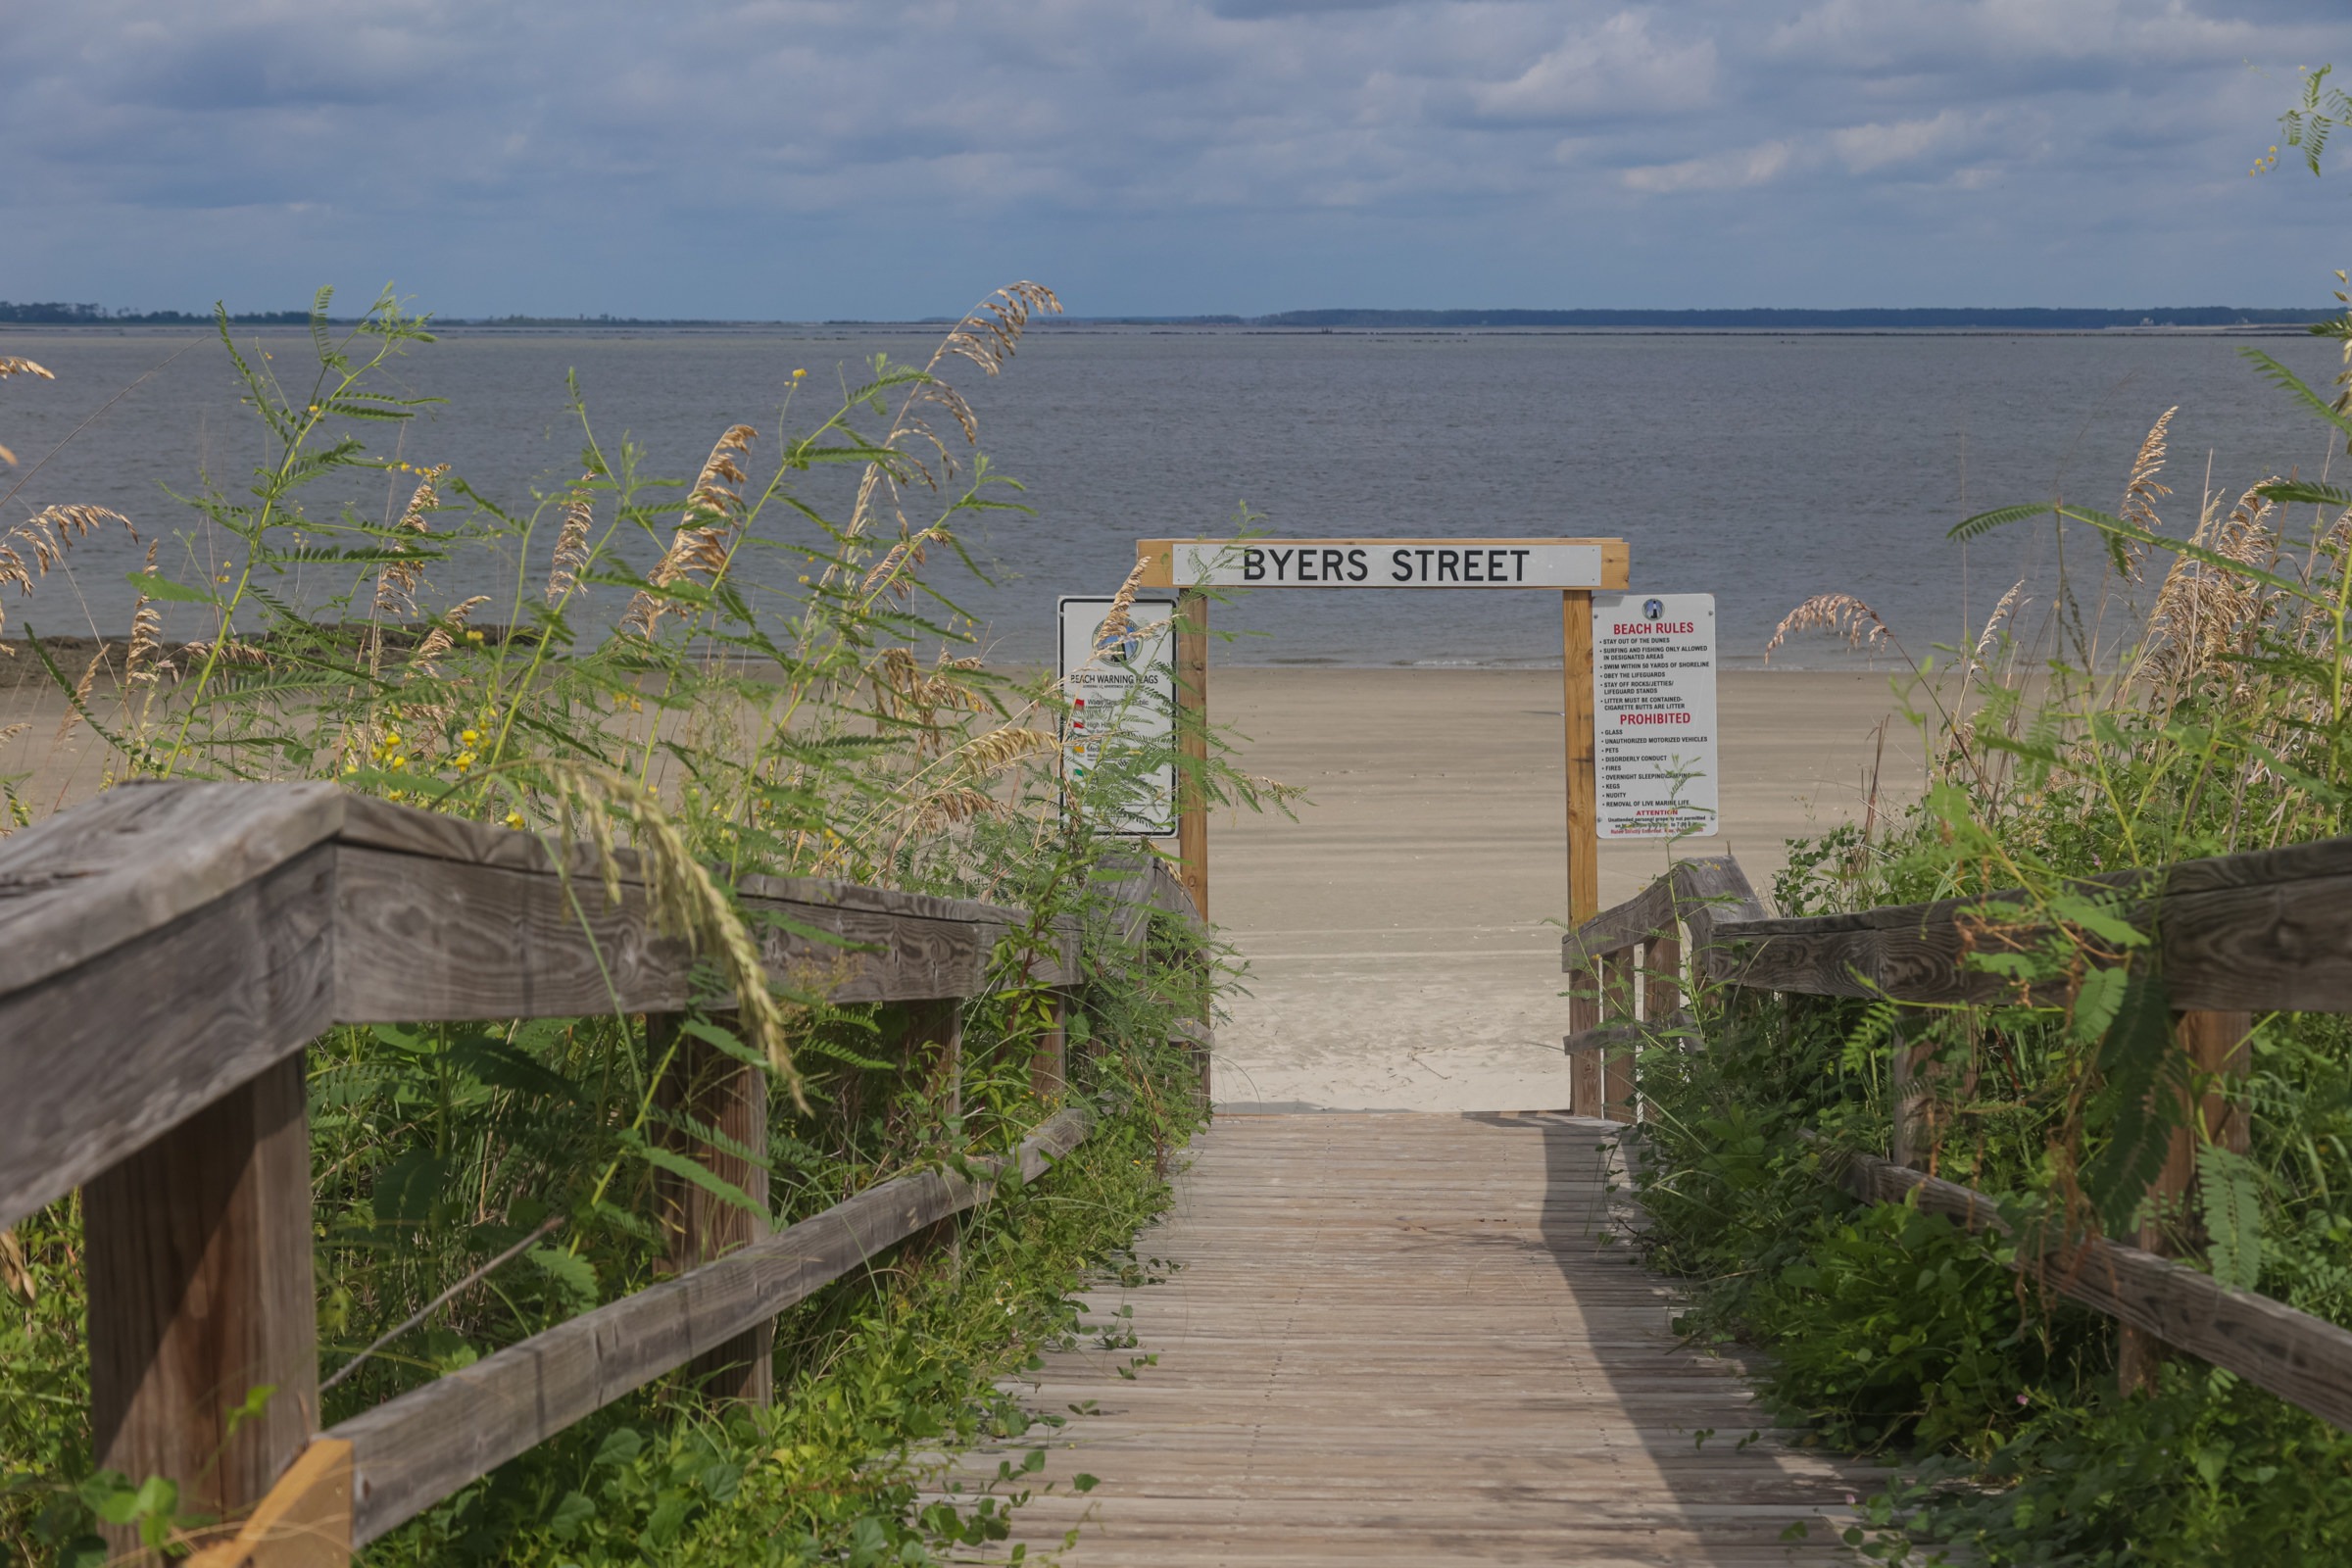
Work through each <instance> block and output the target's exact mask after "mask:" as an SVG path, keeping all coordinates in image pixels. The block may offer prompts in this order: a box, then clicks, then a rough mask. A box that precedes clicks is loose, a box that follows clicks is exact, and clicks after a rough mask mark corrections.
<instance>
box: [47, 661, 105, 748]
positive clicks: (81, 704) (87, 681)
mask: <svg viewBox="0 0 2352 1568" xmlns="http://www.w3.org/2000/svg"><path fill="white" fill-rule="evenodd" d="M113 646H114V645H113V644H111V643H104V642H102V643H100V644H99V645H98V651H97V652H96V653H94V654H92V655H90V662H88V663H87V664H84V665H83V666H82V670H81V679H79V680H77V681H75V682H74V683H73V702H71V703H69V704H67V705H66V716H65V717H63V718H61V719H59V720H58V721H57V734H56V735H55V736H53V737H51V740H50V744H51V745H55V744H56V743H57V742H58V741H62V740H64V739H65V738H66V737H67V736H69V735H71V734H73V727H74V726H75V725H76V724H79V723H80V722H81V714H82V711H83V710H84V709H85V708H87V707H88V706H89V702H90V690H91V688H92V687H94V686H96V685H97V684H98V671H99V669H100V668H101V667H103V666H104V665H105V663H106V656H107V654H108V652H109V651H110V650H111V649H112V648H113Z"/></svg>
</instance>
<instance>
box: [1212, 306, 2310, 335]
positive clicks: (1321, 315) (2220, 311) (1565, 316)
mask: <svg viewBox="0 0 2352 1568" xmlns="http://www.w3.org/2000/svg"><path fill="white" fill-rule="evenodd" d="M2333 314H2335V313H2334V312H2332V311H2329V310H2324V309H2320V308H2318V307H2311V308H2306V309H2301V310H2267V309H2256V308H2252V307H2247V306H2237V305H2161V306H2150V307H2146V308H2143V309H2139V310H2112V311H2103V310H2071V309H2050V308H2043V307H2034V308H2027V309H2016V310H2000V309H1976V308H1970V307H1961V308H1956V309H1922V310H1845V311H1793V310H1752V311H1284V312H1281V313H1280V314H1278V315H1274V316H1260V317H1255V318H1253V319H1251V320H1250V325H1252V326H1288V327H1330V326H1389V327H1396V326H1648V327H1661V326H1663V327H1677V326H1679V327H1697V328H1718V329H1720V328H1727V327H1728V328H1741V327H1745V328H1765V329H1772V328H1782V329H1789V328H1821V327H1848V328H1866V329H1867V328H1872V327H1878V328H1888V327H1892V328H1907V329H1911V330H1920V329H1932V328H1937V327H1941V328H1960V327H1976V328H1979V329H1983V328H1987V327H1992V328H2008V329H2011V330H2026V331H2036V330H2038V331H2082V330H2083V329H2085V328H2092V329H2095V328H2101V327H2110V326H2308V325H2310V324H2311V323H2313V322H2315V321H2320V320H2324V319H2327V318H2328V317H2329V316H2332V315H2333Z"/></svg>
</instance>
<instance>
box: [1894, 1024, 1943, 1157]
mask: <svg viewBox="0 0 2352 1568" xmlns="http://www.w3.org/2000/svg"><path fill="white" fill-rule="evenodd" d="M1887 1045H1888V1047H1889V1053H1890V1054H1889V1055H1888V1056H1887V1099H1888V1100H1889V1101H1891V1102H1892V1121H1893V1123H1894V1126H1893V1131H1892V1132H1891V1133H1890V1134H1889V1136H1888V1142H1887V1158H1888V1159H1890V1160H1892V1161H1893V1162H1894V1163H1895V1164H1897V1165H1902V1166H1906V1167H1908V1168H1909V1169H1912V1170H1926V1169H1927V1168H1928V1165H1929V1163H1931V1156H1933V1154H1934V1153H1935V1150H1934V1148H1933V1143H1934V1137H1935V1128H1934V1125H1933V1118H1934V1115H1935V1111H1936V1096H1935V1093H1934V1090H1933V1088H1932V1086H1931V1081H1930V1080H1931V1077H1932V1074H1933V1068H1934V1064H1935V1060H1936V1048H1935V1046H1934V1045H1933V1044H1926V1045H1920V1044H1914V1043H1913V1042H1911V1041H1909V1040H1906V1039H1904V1038H1903V1033H1902V1030H1901V1029H1900V1028H1899V1027H1898V1028H1896V1029H1895V1030H1894V1031H1893V1032H1891V1033H1890V1034H1889V1035H1888V1036H1887Z"/></svg>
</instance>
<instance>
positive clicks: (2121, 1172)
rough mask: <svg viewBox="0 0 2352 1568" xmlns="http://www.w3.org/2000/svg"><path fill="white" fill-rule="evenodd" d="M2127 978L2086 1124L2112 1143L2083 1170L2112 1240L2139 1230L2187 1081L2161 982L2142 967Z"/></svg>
mask: <svg viewBox="0 0 2352 1568" xmlns="http://www.w3.org/2000/svg"><path fill="white" fill-rule="evenodd" d="M2128 972H2129V974H2130V976H2131V978H2130V979H2129V980H2128V981H2127V982H2126V983H2125V986H2124V994H2123V1000H2122V1002H2121V1004H2120V1005H2118V1006H2117V1008H2116V1013H2115V1021H2114V1023H2113V1024H2111V1025H2110V1026H2109V1027H2108V1030H2107V1034H2106V1038H2105V1039H2103V1040H2102V1041H2100V1043H2099V1051H2098V1055H2097V1058H2096V1065H2097V1068H2098V1072H2099V1076H2100V1078H2101V1080H2102V1082H2101V1085H2100V1088H2099V1091H2098V1093H2097V1094H2096V1095H2095V1096H2094V1097H2093V1099H2092V1102H2091V1103H2090V1105H2089V1106H2088V1107H2086V1118H2085V1119H2086V1120H2088V1121H2089V1122H2091V1123H2092V1124H2094V1125H2096V1126H2098V1127H2099V1128H2100V1129H2101V1130H2102V1131H2104V1133H2105V1135H2106V1142H2105V1144H2104V1145H2103V1146H2102V1147H2101V1148H2100V1149H2099V1151H2098V1152H2096V1153H2094V1154H2092V1155H2091V1157H2090V1158H2089V1159H2087V1160H2085V1161H2083V1163H2082V1193H2083V1196H2084V1197H2085V1198H2087V1199H2089V1200H2090V1204H2091V1207H2092V1209H2093V1210H2094V1211H2095V1212H2096V1213H2097V1214H2098V1216H2099V1224H2100V1225H2101V1226H2102V1227H2103V1228H2104V1229H2105V1231H2106V1232H2107V1234H2109V1235H2111V1236H2113V1235H2120V1234H2122V1233H2124V1232H2126V1231H2129V1230H2130V1229H2131V1225H2132V1222H2133V1221H2134V1220H2135V1219H2136V1218H2137V1217H2138V1213H2139V1205H2140V1201H2141V1200H2143V1199H2145V1198H2146V1197H2147V1195H2148V1188H2149V1187H2150V1186H2151V1185H2152V1184H2153V1183H2154V1182H2155V1180H2156V1177H2157V1176H2158V1174H2159V1173H2161V1172H2162V1171H2163V1169H2164V1158H2165V1153H2166V1151H2167V1150H2168V1148H2169V1147H2170V1145H2171V1143H2172V1131H2173V1128H2174V1127H2175V1126H2176V1125H2177V1124H2178V1123H2179V1120H2180V1099H2181V1091H2183V1090H2184V1089H2185V1088H2186V1087H2187V1078H2188V1067H2187V1061H2188V1058H2187V1057H2186V1056H2185V1055H2183V1054H2181V1052H2180V1048H2179V1047H2178V1046H2177V1045H2176V1044H2175V1043H2174V1041H2173V1015H2172V1008H2171V1006H2170V1005H2169V1004H2168V1003H2167V1001H2166V998H2165V993H2164V984H2163V982H2162V980H2161V979H2160V978H2159V977H2157V976H2156V975H2155V974H2153V973H2150V972H2148V971H2147V970H2146V969H2144V968H2143V967H2142V966H2140V965H2137V964H2134V965H2132V966H2131V969H2130V970H2129V971H2128Z"/></svg>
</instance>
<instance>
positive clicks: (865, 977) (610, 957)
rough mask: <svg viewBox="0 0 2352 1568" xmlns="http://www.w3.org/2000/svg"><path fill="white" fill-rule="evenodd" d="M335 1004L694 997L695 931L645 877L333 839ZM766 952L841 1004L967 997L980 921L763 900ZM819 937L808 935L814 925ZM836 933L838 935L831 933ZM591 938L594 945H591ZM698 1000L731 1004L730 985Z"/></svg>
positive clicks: (506, 1007) (558, 1013)
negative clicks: (676, 927) (660, 914)
mask: <svg viewBox="0 0 2352 1568" xmlns="http://www.w3.org/2000/svg"><path fill="white" fill-rule="evenodd" d="M337 855H338V858H339V859H338V872H337V878H336V909H337V918H338V924H339V933H340V941H339V943H338V952H339V958H338V961H337V965H336V968H337V990H336V1015H337V1016H338V1017H339V1018H341V1019H343V1020H345V1021H351V1022H371V1021H386V1020H401V1021H421V1020H428V1019H466V1018H502V1017H563V1016H570V1015H574V1014H590V1013H600V1012H613V1011H622V1012H640V1011H648V1010H652V1011H676V1010H679V1009H682V1008H684V1007H685V1006H686V1005H688V1004H689V1003H690V1002H692V1001H695V1000H697V999H696V998H695V997H694V995H693V988H692V986H691V984H690V981H691V980H692V978H693V959H692V957H691V956H690V955H689V953H688V951H687V948H686V944H685V942H684V941H683V940H682V939H680V938H677V937H671V936H663V935H660V934H658V933H657V931H656V930H655V928H654V924H653V921H652V919H651V916H650V913H649V911H648V908H647V906H646V898H645V891H644V888H643V887H642V886H641V885H639V884H623V886H622V888H621V902H620V903H619V904H617V905H613V904H610V903H608V902H607V900H606V894H605V890H604V887H603V885H602V884H601V883H600V882H598V881H596V880H594V879H592V878H584V877H573V878H570V879H569V880H568V881H566V880H564V879H562V878H558V877H555V876H552V875H547V874H541V873H532V872H527V871H518V870H513V869H509V868H507V867H503V866H496V865H484V864H475V863H466V862H460V861H454V860H438V859H431V858H425V857H421V856H413V855H399V854H391V853H387V852H385V851H381V850H375V849H368V848H363V847H359V846H349V845H345V846H339V847H338V849H337ZM751 908H752V910H753V912H754V913H755V914H757V913H758V912H759V911H760V910H762V909H773V910H775V911H776V912H778V913H779V914H781V915H782V916H783V917H784V919H783V920H781V921H778V922H774V923H765V922H760V929H759V931H758V932H757V935H758V936H759V938H760V956H761V958H762V959H763V961H764V962H765V963H766V964H767V966H768V969H769V972H770V974H771V975H772V976H774V977H775V978H777V979H778V980H780V981H781V982H783V983H784V984H786V985H801V986H809V987H814V988H817V989H819V990H821V991H823V992H824V993H825V994H826V995H828V996H829V997H830V998H831V999H832V1000H834V1001H836V1002H843V1003H850V1002H891V1001H902V1000H909V999H918V998H919V999H924V1000H928V999H930V998H934V997H943V996H968V995H971V994H973V993H975V992H977V991H978V990H979V989H980V988H981V983H982V980H983V965H984V963H985V961H986V956H987V955H986V950H985V947H984V945H983V942H982V940H981V936H980V933H979V931H978V929H977V928H976V927H974V926H973V925H972V924H970V923H969V922H965V921H956V920H930V919H910V918H907V917H905V916H900V915H890V914H881V913H873V912H869V911H865V910H859V909H852V908H848V907H841V906H831V907H819V906H812V905H782V904H778V903H776V902H774V901H769V900H761V901H757V902H755V903H754V904H753V905H752V906H751ZM811 930H813V931H815V932H817V933H820V935H818V936H809V935H806V934H804V933H805V932H808V931H811ZM827 939H830V940H827ZM592 943H593V945H591V944H592ZM700 1000H705V1001H710V1002H713V1003H717V1002H722V1001H723V1000H724V999H723V998H721V997H712V998H704V999H700Z"/></svg>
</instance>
